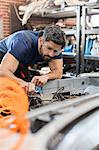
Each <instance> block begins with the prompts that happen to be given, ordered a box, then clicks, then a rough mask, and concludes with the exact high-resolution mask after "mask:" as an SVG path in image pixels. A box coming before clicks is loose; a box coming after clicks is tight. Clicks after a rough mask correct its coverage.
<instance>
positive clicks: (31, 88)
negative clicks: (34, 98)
mask: <svg viewBox="0 0 99 150" xmlns="http://www.w3.org/2000/svg"><path fill="white" fill-rule="evenodd" d="M21 85H22V88H24V90H25V91H26V92H27V93H30V92H32V93H34V92H35V84H34V83H32V82H25V81H24V82H23V83H22V84H21Z"/></svg>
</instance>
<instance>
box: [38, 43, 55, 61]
mask: <svg viewBox="0 0 99 150" xmlns="http://www.w3.org/2000/svg"><path fill="white" fill-rule="evenodd" d="M40 55H41V57H42V58H43V59H44V60H50V59H52V58H53V57H50V56H49V55H44V54H43V53H42V45H41V47H40Z"/></svg>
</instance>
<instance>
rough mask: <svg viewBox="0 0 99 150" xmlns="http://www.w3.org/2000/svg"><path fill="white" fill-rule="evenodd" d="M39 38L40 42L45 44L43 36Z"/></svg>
mask: <svg viewBox="0 0 99 150" xmlns="http://www.w3.org/2000/svg"><path fill="white" fill-rule="evenodd" d="M39 40H40V43H41V45H42V44H43V42H44V41H43V36H41V37H39Z"/></svg>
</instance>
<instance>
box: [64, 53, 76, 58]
mask: <svg viewBox="0 0 99 150" xmlns="http://www.w3.org/2000/svg"><path fill="white" fill-rule="evenodd" d="M62 54H63V57H65V58H76V53H70V52H62Z"/></svg>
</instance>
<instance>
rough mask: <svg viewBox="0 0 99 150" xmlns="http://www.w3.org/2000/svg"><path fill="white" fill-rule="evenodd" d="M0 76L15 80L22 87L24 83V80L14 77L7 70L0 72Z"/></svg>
mask: <svg viewBox="0 0 99 150" xmlns="http://www.w3.org/2000/svg"><path fill="white" fill-rule="evenodd" d="M0 76H8V77H11V78H13V79H14V80H16V81H17V82H18V83H19V84H20V85H23V82H25V81H24V80H22V79H20V78H18V77H16V76H15V75H14V74H13V73H12V72H11V71H8V70H2V69H1V70H0Z"/></svg>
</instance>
